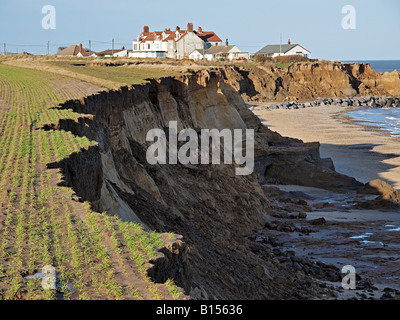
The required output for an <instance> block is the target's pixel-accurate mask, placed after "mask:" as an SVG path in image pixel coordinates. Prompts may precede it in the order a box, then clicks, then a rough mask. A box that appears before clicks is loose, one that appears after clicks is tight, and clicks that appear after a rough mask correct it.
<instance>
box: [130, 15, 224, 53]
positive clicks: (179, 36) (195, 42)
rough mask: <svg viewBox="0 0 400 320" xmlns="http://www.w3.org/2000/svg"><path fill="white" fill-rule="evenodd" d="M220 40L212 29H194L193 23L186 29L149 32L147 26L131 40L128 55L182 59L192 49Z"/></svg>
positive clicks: (218, 44) (218, 42) (207, 45)
mask: <svg viewBox="0 0 400 320" xmlns="http://www.w3.org/2000/svg"><path fill="white" fill-rule="evenodd" d="M221 44H222V40H221V39H220V38H219V37H218V36H217V35H216V34H215V32H213V31H203V29H202V28H201V27H198V29H197V30H194V28H193V24H192V23H188V24H187V29H186V30H181V29H180V27H176V28H175V30H173V31H172V30H171V29H167V28H166V29H165V30H164V31H152V32H150V30H149V27H148V26H144V27H143V32H142V33H141V34H140V36H138V37H137V39H136V41H133V44H132V51H131V52H129V56H130V57H135V58H157V57H162V58H173V59H184V58H189V55H190V54H191V53H192V52H193V51H194V50H206V49H209V48H210V47H212V46H220V45H221Z"/></svg>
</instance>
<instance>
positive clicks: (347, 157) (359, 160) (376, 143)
mask: <svg viewBox="0 0 400 320" xmlns="http://www.w3.org/2000/svg"><path fill="white" fill-rule="evenodd" d="M360 108H363V107H362V106H348V107H343V106H337V105H328V106H316V107H312V108H299V109H272V110H271V109H266V108H265V105H264V106H262V105H259V106H252V108H251V109H252V111H253V113H254V114H255V115H256V116H258V117H259V118H260V120H261V121H262V123H263V124H264V125H266V126H267V127H269V128H270V129H271V130H273V131H276V132H278V133H279V134H281V135H282V136H287V137H292V138H297V139H301V140H303V141H304V142H316V141H318V142H320V144H321V147H320V153H321V157H323V158H332V160H333V163H334V165H335V168H336V170H337V171H338V172H340V173H343V174H346V175H348V176H351V177H354V178H356V179H357V180H358V181H360V182H363V183H367V182H369V181H371V180H375V179H382V180H385V181H387V182H388V183H390V184H391V185H392V186H393V187H394V188H395V189H397V190H399V189H400V143H399V142H400V137H393V136H391V134H390V132H388V131H386V130H384V129H383V128H381V127H378V126H369V125H364V124H363V125H361V124H357V123H356V122H358V123H359V122H360V121H357V120H354V119H352V118H351V117H350V116H349V115H348V113H349V112H350V111H354V110H357V109H360Z"/></svg>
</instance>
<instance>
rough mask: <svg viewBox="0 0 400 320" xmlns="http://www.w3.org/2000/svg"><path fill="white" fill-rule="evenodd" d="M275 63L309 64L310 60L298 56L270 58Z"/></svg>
mask: <svg viewBox="0 0 400 320" xmlns="http://www.w3.org/2000/svg"><path fill="white" fill-rule="evenodd" d="M272 60H273V62H275V63H295V62H309V61H311V59H309V58H306V57H303V56H301V55H299V54H295V55H290V56H280V57H275V58H272Z"/></svg>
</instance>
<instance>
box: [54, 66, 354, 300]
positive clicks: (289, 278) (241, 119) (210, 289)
mask: <svg viewBox="0 0 400 320" xmlns="http://www.w3.org/2000/svg"><path fill="white" fill-rule="evenodd" d="M230 72H235V69H229V68H228V69H226V70H225V69H215V70H207V71H204V70H203V71H199V72H197V73H193V74H191V75H182V76H181V77H179V78H163V79H159V80H152V81H150V83H149V84H146V85H137V86H133V87H130V88H128V87H124V88H121V89H120V90H117V91H108V92H102V93H99V94H96V95H93V96H90V97H87V98H84V99H82V100H73V101H68V102H66V103H64V104H63V105H61V106H60V107H61V108H67V109H72V110H73V111H74V112H77V113H81V114H82V117H81V118H79V119H78V120H69V119H65V120H61V121H60V122H59V123H57V124H50V125H48V126H47V127H46V128H47V129H62V130H68V131H71V132H73V133H74V134H76V135H80V136H86V137H88V138H89V139H91V140H95V141H97V142H98V145H97V146H94V147H90V148H88V149H84V150H81V152H79V153H76V154H73V155H71V156H70V157H69V158H67V159H64V160H63V161H61V162H60V163H59V164H57V166H59V167H60V168H61V169H62V172H63V173H64V184H65V185H68V186H71V187H73V188H74V190H75V192H76V193H77V195H78V196H79V197H81V198H83V200H89V201H90V202H91V204H92V207H93V208H94V209H95V210H98V211H107V212H108V213H109V214H115V215H118V216H119V217H121V218H122V219H124V220H128V221H136V222H140V223H142V224H143V225H145V226H146V228H149V229H153V230H157V231H160V232H171V231H172V232H174V233H176V234H180V235H182V236H183V241H184V242H185V246H186V245H187V246H188V248H189V249H188V252H189V253H187V252H186V251H185V250H186V249H184V247H185V246H181V245H179V244H175V245H172V247H171V248H169V249H168V250H166V251H165V252H164V254H165V259H162V258H161V260H158V262H156V263H155V265H156V266H157V267H155V269H153V271H152V276H153V277H154V278H155V279H159V280H160V281H163V280H165V279H166V277H167V276H171V277H174V279H175V280H176V282H178V283H181V284H182V285H183V286H184V287H185V289H186V293H189V292H191V293H192V296H194V297H196V298H202V299H204V298H206V299H212V298H218V299H265V298H293V297H307V296H314V295H317V294H318V292H320V291H321V290H323V289H322V288H320V287H319V285H318V284H316V283H315V284H313V285H310V283H311V280H310V279H308V278H307V277H308V276H307V275H302V276H301V277H300V278H297V277H296V275H295V273H294V272H293V270H292V267H291V266H289V265H287V266H286V265H285V264H281V263H280V261H279V259H278V257H279V254H275V253H273V251H272V249H271V250H269V249H268V250H267V249H265V248H264V249H260V248H259V246H260V244H258V245H257V246H256V247H257V248H256V247H255V245H254V239H253V240H252V239H250V238H249V237H248V235H249V234H253V233H254V232H255V230H257V229H259V228H263V226H264V225H265V223H266V222H267V221H268V220H269V219H270V217H271V216H272V215H273V214H274V213H276V212H279V211H282V210H284V209H283V208H282V206H281V205H280V204H275V203H274V200H273V199H272V198H271V197H268V196H267V195H266V193H265V191H264V190H263V189H262V187H261V185H260V182H262V183H264V182H279V183H298V184H304V185H309V186H318V187H321V186H323V187H325V188H332V189H337V188H340V189H342V190H348V189H356V188H358V187H359V186H361V184H360V183H359V182H357V181H356V180H354V179H352V178H349V177H346V176H343V175H341V174H338V173H336V172H335V171H334V167H333V165H332V162H331V161H330V160H327V159H321V158H320V155H319V144H318V143H303V142H302V141H300V140H297V139H291V138H284V137H281V136H280V135H279V134H277V133H275V132H273V131H271V130H269V129H268V128H266V127H265V126H263V125H262V124H261V122H260V121H259V119H258V118H257V117H256V116H255V115H254V114H253V113H252V112H251V111H249V110H248V108H247V106H246V104H245V102H244V101H243V99H242V97H241V95H239V94H238V92H237V90H236V89H237V88H235V86H233V85H232V77H231V76H230V75H229V73H230ZM240 76H242V77H243V79H245V78H246V76H247V75H246V74H241V75H240ZM243 81H247V80H243ZM243 81H242V82H243ZM238 85H239V86H241V85H243V83H241V84H238ZM246 85H249V83H247V84H246ZM244 93H245V92H243V94H244ZM171 120H174V121H177V123H178V130H181V129H182V128H193V129H195V130H196V131H197V132H199V130H200V129H204V128H208V129H213V128H216V129H219V130H222V129H226V128H228V129H253V130H254V132H255V169H256V170H255V172H254V173H253V174H252V175H248V176H237V175H235V168H236V165H235V164H227V165H223V164H221V165H217V164H207V165H184V164H179V163H178V164H165V165H160V164H156V165H151V164H149V163H148V161H147V160H146V150H147V148H148V146H149V142H147V141H146V134H147V132H148V131H149V130H150V129H154V128H162V129H164V128H167V127H168V122H169V121H171ZM86 172H87V173H88V175H86ZM290 205H291V209H292V210H295V209H296V206H299V209H298V210H297V212H299V211H301V210H304V209H302V208H303V207H304V204H303V203H299V204H296V203H293V204H290ZM255 248H256V249H255ZM182 250H183V251H185V252H186V253H185V254H184V256H185V257H186V256H187V258H185V263H184V264H183V262H182V261H183V260H182V259H181V257H182V255H181V254H176V255H174V254H172V253H173V252H175V253H176V252H178V251H179V252H183V251H182ZM260 250H266V251H263V253H262V254H261V253H260ZM173 257H178V258H177V259H178V260H176V263H177V264H178V265H179V264H181V265H182V266H183V265H185V266H188V268H190V269H191V270H192V271H193V272H187V273H185V271H182V272H183V273H184V274H186V275H189V274H190V277H189V276H186V275H185V276H182V274H181V275H180V274H179V268H178V269H176V270H175V269H174V270H175V271H171V272H170V273H168V274H167V273H165V274H164V275H163V273H164V272H163V271H160V270H164V269H165V268H167V266H168V263H170V262H168V261H175V260H174V259H175V258H173ZM185 268H186V267H185ZM171 270H172V269H171ZM182 270H183V269H182ZM189 278H190V279H189ZM271 279H272V280H273V281H270V280H271ZM188 283H190V284H191V285H190V286H191V288H189V286H188V285H187V284H188Z"/></svg>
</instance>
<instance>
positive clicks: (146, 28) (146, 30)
mask: <svg viewBox="0 0 400 320" xmlns="http://www.w3.org/2000/svg"><path fill="white" fill-rule="evenodd" d="M143 33H144V34H146V33H149V26H144V27H143Z"/></svg>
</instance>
